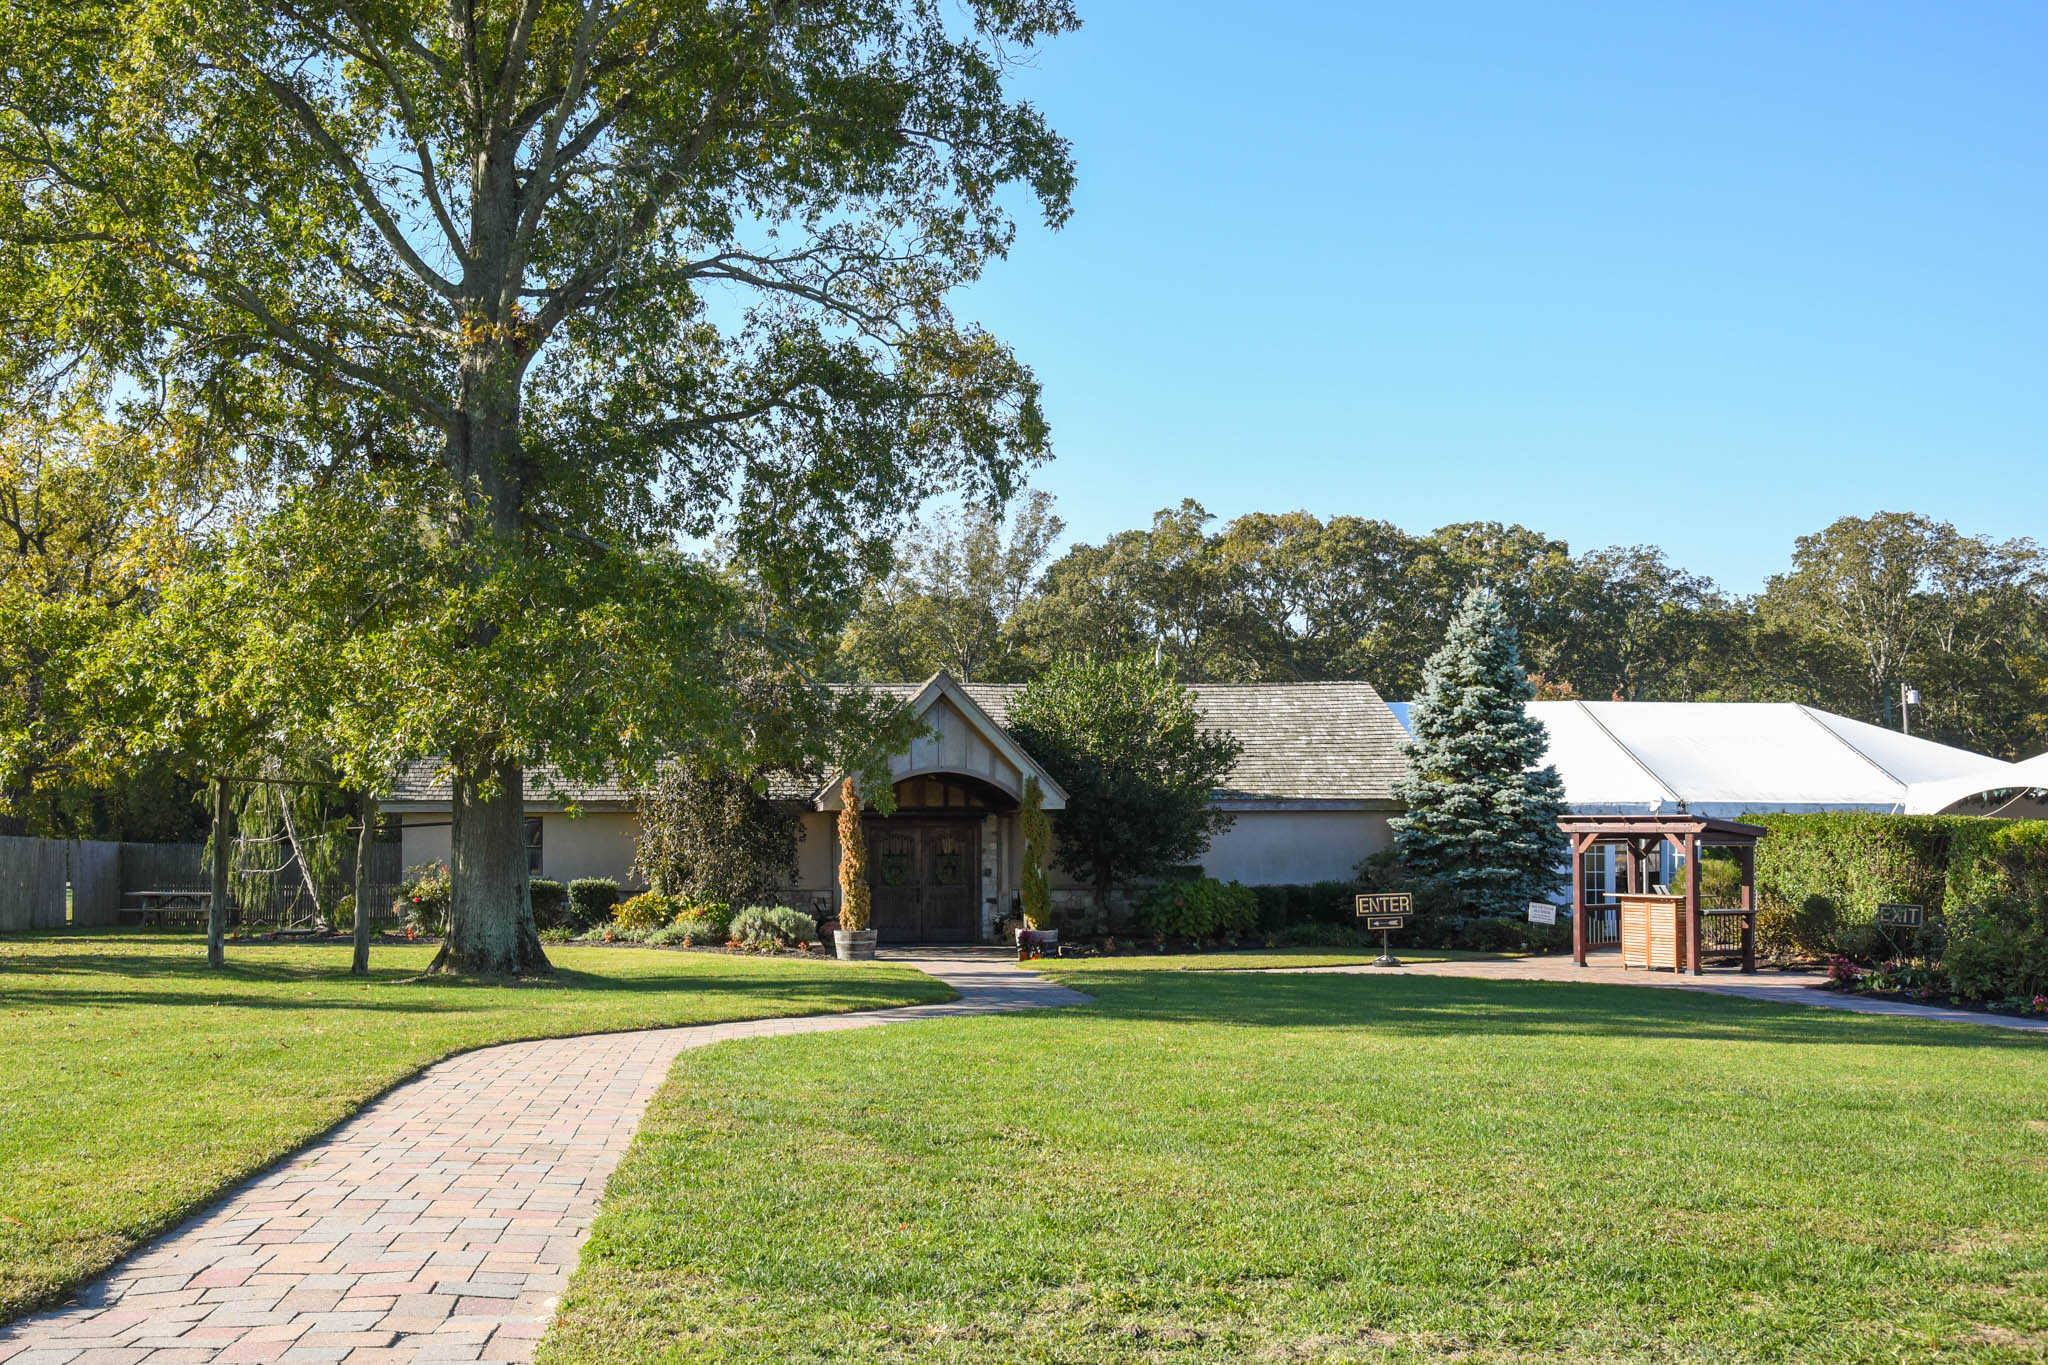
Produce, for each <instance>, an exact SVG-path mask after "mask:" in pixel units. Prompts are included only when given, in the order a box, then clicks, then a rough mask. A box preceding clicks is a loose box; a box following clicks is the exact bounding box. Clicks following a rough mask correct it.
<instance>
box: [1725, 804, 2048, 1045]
mask: <svg viewBox="0 0 2048 1365" xmlns="http://www.w3.org/2000/svg"><path fill="white" fill-rule="evenodd" d="M1744 818H1745V819H1746V820H1749V821H1750V822H1752V823H1755V824H1761V825H1765V826H1768V827H1769V829H1770V831H1771V834H1770V837H1769V838H1767V839H1764V840H1763V841H1762V842H1761V843H1759V844H1758V845H1757V908H1758V911H1759V914H1758V917H1757V933H1758V937H1759V939H1760V940H1762V941H1763V942H1764V943H1765V946H1767V947H1771V946H1776V944H1777V943H1778V942H1780V941H1782V942H1783V943H1785V944H1788V945H1790V946H1792V947H1794V948H1796V949H1798V950H1800V951H1804V952H1809V953H1811V952H1830V953H1836V954H1839V955H1841V956H1844V957H1847V958H1850V959H1852V960H1854V961H1857V962H1861V963H1866V964H1872V963H1876V962H1878V961H1880V960H1882V959H1884V958H1886V957H1889V956H1891V955H1893V954H1904V955H1907V956H1912V957H1920V958H1924V959H1926V960H1927V962H1928V963H1929V964H1930V969H1931V972H1932V976H1933V980H1932V982H1931V983H1930V984H1931V987H1938V988H1939V989H1940V990H1942V991H1949V992H1953V993H1954V994H1955V995H1958V996H1961V997H1962V998H1964V999H1968V1000H1986V1001H1991V1002H1994V1003H1995V1004H2000V1005H2004V1006H2009V1007H2013V1008H2037V1007H2038V1001H2039V1000H2040V999H2041V998H2048V821H2044V820H1988V819H1984V818H1981V817H1973V816H1933V815H1871V814H1864V813H1856V812H1841V813H1835V814H1827V815H1752V816H1745V817H1744ZM1883 901H1894V902H1899V903H1902V904H1909V905H1919V906H1922V907H1924V908H1925V909H1926V911H1927V923H1926V925H1925V926H1924V927H1923V928H1921V929H1918V930H1912V931H1903V932H1901V931H1887V930H1881V929H1879V928H1878V927H1877V926H1876V925H1874V924H1873V923H1872V921H1873V919H1874V917H1875V915H1876V913H1877V906H1878V904H1879V903H1880V902H1883Z"/></svg>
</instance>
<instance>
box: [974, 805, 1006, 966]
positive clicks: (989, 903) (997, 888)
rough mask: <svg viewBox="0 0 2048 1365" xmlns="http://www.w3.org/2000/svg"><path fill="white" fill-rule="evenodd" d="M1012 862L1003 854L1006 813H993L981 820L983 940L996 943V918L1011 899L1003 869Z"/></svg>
mask: <svg viewBox="0 0 2048 1365" xmlns="http://www.w3.org/2000/svg"><path fill="white" fill-rule="evenodd" d="M1009 865H1010V863H1009V859H1007V858H1005V857H1004V856H1003V817H1002V816H1000V815H990V816H988V817H987V818H986V819H984V820H983V821H982V822H981V941H982V942H983V943H992V942H994V941H995V936H996V921H997V920H999V919H1001V918H1002V915H1003V907H1004V906H1006V905H1008V904H1009V903H1010V888H1009V887H1008V886H1007V885H1005V883H1004V880H1003V873H1004V870H1005V869H1006V868H1008V867H1009Z"/></svg>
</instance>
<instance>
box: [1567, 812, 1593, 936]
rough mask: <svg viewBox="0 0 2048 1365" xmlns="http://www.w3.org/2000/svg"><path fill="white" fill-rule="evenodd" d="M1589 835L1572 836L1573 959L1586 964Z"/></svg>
mask: <svg viewBox="0 0 2048 1365" xmlns="http://www.w3.org/2000/svg"><path fill="white" fill-rule="evenodd" d="M1591 843H1592V841H1591V839H1590V837H1589V836H1585V835H1579V834H1574V835H1573V836H1572V961H1573V962H1575V963H1577V964H1578V965H1579V966H1581V967H1583V966H1585V965H1586V850H1587V848H1589V847H1590V846H1591Z"/></svg>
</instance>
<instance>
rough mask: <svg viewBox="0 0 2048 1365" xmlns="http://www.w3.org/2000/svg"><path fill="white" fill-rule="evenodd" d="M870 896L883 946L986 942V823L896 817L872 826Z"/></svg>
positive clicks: (869, 835)
mask: <svg viewBox="0 0 2048 1365" xmlns="http://www.w3.org/2000/svg"><path fill="white" fill-rule="evenodd" d="M867 838H868V891H869V894H870V895H871V897H872V898H873V903H874V925H875V931H876V937H877V938H878V939H880V941H881V942H883V943H973V942H975V941H976V940H978V939H979V938H980V937H981V913H980V911H981V822H980V821H979V820H920V819H916V818H908V819H906V818H904V817H902V816H894V817H890V818H886V819H874V820H869V821H868V822H867Z"/></svg>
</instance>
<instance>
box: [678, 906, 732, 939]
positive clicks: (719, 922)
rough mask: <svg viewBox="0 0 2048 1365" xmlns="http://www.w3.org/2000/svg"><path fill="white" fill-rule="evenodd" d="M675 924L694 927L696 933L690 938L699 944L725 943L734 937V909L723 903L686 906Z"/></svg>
mask: <svg viewBox="0 0 2048 1365" xmlns="http://www.w3.org/2000/svg"><path fill="white" fill-rule="evenodd" d="M675 922H676V923H677V924H688V925H691V926H693V927H694V928H695V930H696V932H695V933H693V934H691V935H690V937H691V938H692V939H694V940H696V941H697V942H699V943H723V942H725V941H726V940H727V939H729V938H731V937H732V907H731V906H729V905H727V904H725V902H723V901H705V902H703V903H701V904H698V905H690V904H685V905H684V906H683V910H682V913H681V914H679V915H677V916H676V920H675Z"/></svg>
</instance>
